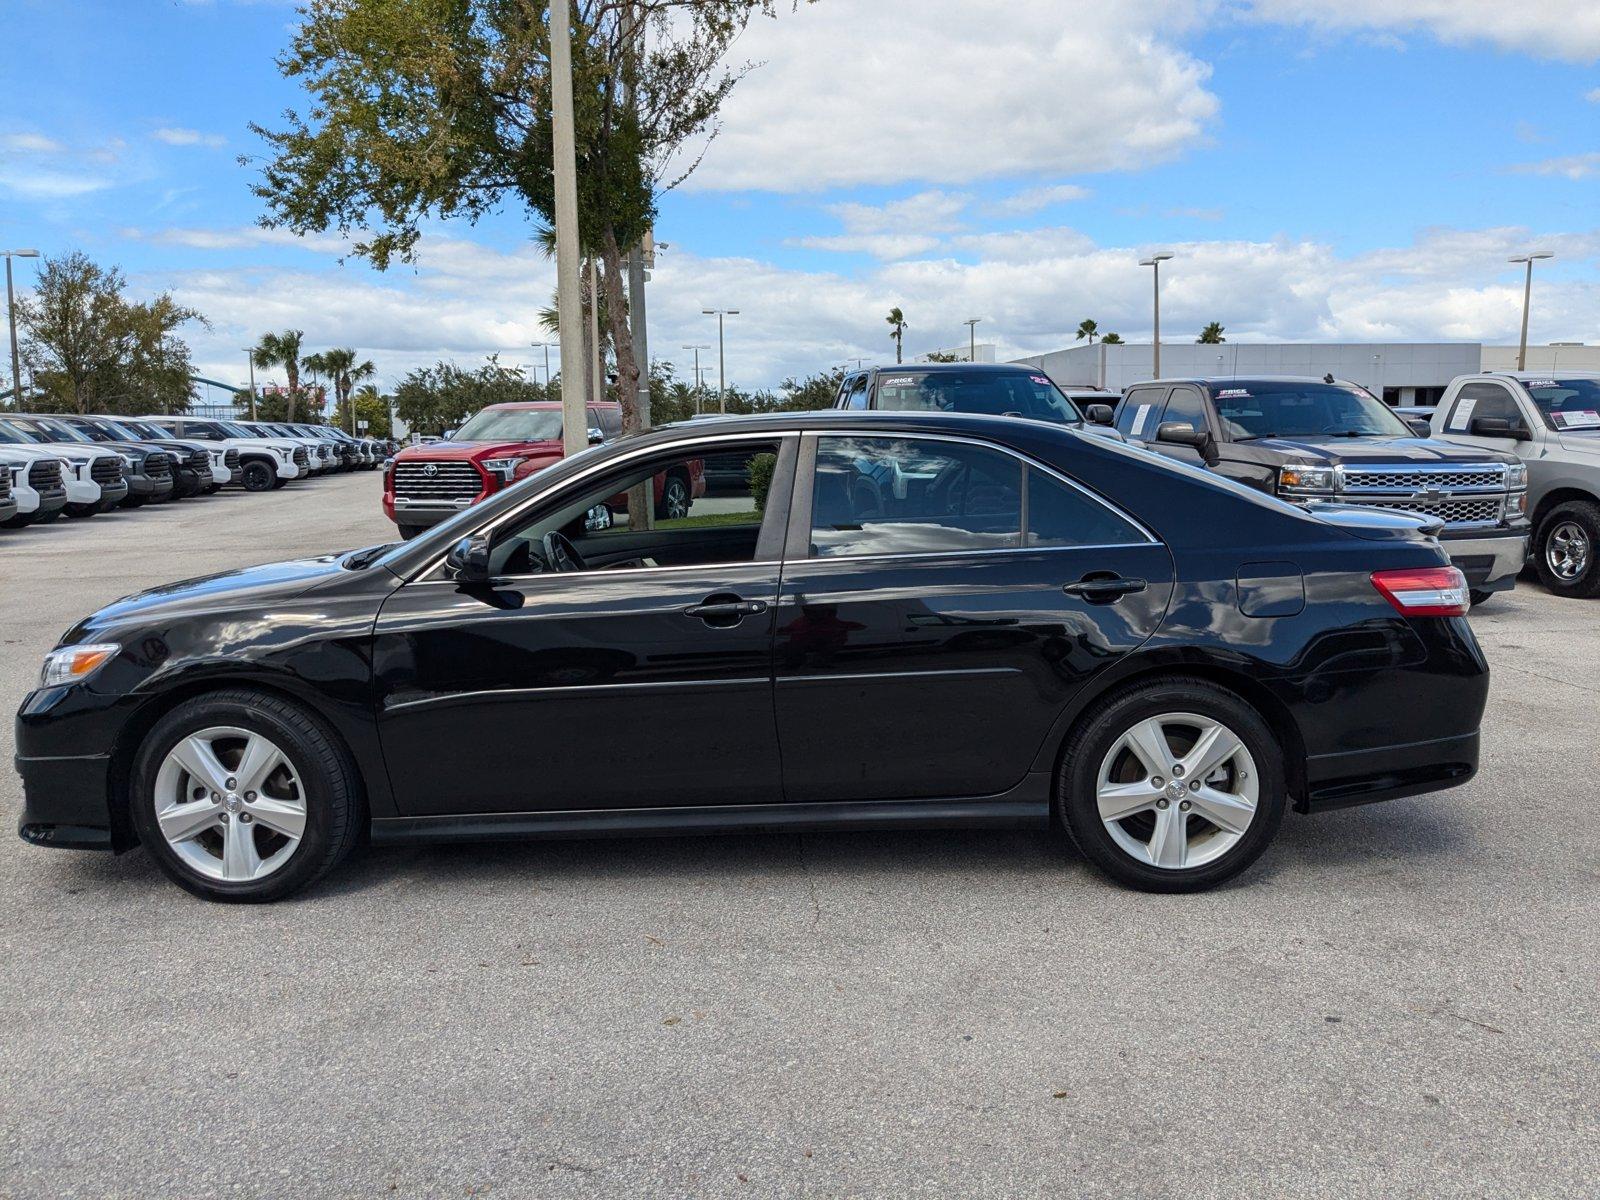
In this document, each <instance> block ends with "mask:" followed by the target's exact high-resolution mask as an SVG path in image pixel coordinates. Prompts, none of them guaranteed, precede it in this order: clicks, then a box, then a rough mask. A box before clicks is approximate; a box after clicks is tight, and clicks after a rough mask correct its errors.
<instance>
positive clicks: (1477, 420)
mask: <svg viewBox="0 0 1600 1200" xmlns="http://www.w3.org/2000/svg"><path fill="white" fill-rule="evenodd" d="M1467 432H1469V433H1470V434H1472V436H1473V437H1486V438H1509V439H1510V440H1511V441H1513V442H1529V441H1532V440H1533V435H1532V434H1531V433H1529V432H1528V429H1527V427H1526V426H1525V425H1523V424H1522V423H1521V422H1518V423H1517V424H1515V425H1513V424H1512V423H1511V422H1510V421H1508V420H1506V419H1505V418H1504V417H1473V418H1472V424H1470V425H1469V426H1467Z"/></svg>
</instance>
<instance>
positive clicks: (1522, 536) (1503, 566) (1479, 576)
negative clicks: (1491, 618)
mask: <svg viewBox="0 0 1600 1200" xmlns="http://www.w3.org/2000/svg"><path fill="white" fill-rule="evenodd" d="M1439 544H1440V545H1441V546H1443V547H1444V550H1445V553H1446V554H1448V555H1449V556H1450V561H1451V562H1452V563H1453V564H1454V565H1455V566H1456V567H1458V568H1460V570H1461V573H1462V574H1463V575H1465V576H1466V577H1467V584H1468V586H1470V587H1471V588H1472V589H1473V590H1474V591H1481V592H1500V591H1507V590H1509V589H1510V588H1511V587H1512V585H1514V584H1515V583H1516V581H1517V573H1518V572H1520V571H1521V570H1522V565H1523V563H1524V562H1525V561H1526V560H1527V557H1528V531H1527V529H1525V528H1524V529H1506V530H1501V531H1498V532H1487V533H1465V534H1461V535H1458V536H1455V537H1452V536H1451V535H1450V534H1449V532H1448V531H1447V532H1445V533H1442V534H1440V535H1439Z"/></svg>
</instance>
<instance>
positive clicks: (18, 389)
mask: <svg viewBox="0 0 1600 1200" xmlns="http://www.w3.org/2000/svg"><path fill="white" fill-rule="evenodd" d="M6 319H7V320H8V321H10V323H11V398H12V399H13V400H14V401H15V402H16V408H17V409H18V410H19V411H20V410H21V408H22V356H21V355H20V354H18V353H17V298H16V296H15V295H13V294H12V291H11V255H9V254H8V255H6Z"/></svg>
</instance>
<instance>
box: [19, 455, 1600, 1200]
mask: <svg viewBox="0 0 1600 1200" xmlns="http://www.w3.org/2000/svg"><path fill="white" fill-rule="evenodd" d="M378 489H379V480H378V477H377V476H376V475H374V474H364V475H363V474H358V475H347V476H342V477H338V478H334V479H328V480H322V481H312V482H310V483H308V484H305V485H302V486H298V487H296V486H291V487H290V488H288V489H285V490H283V491H280V492H275V493H271V494H267V495H244V494H242V493H234V492H225V493H222V494H220V495H218V496H215V497H210V498H206V499H201V500H190V501H185V502H182V503H180V504H175V505H170V506H164V507H162V508H157V509H153V510H144V511H141V512H135V513H127V514H113V515H109V516H102V517H97V518H95V519H93V520H91V521H88V522H85V523H78V522H72V523H66V522H60V523H58V524H56V525H55V526H52V527H49V528H46V529H34V530H24V531H20V532H18V533H3V534H0V667H3V670H0V706H3V707H4V708H5V711H6V714H7V720H6V722H5V724H4V726H3V729H4V732H3V733H0V750H3V754H4V759H5V763H6V766H5V769H4V770H3V771H0V808H3V810H4V811H5V813H6V822H7V824H6V827H5V829H4V830H3V831H0V832H3V836H0V912H3V914H4V916H3V918H0V963H3V966H0V1030H3V1036H0V1072H3V1085H0V1087H3V1091H0V1196H5V1197H21V1196H30V1197H31V1196H52V1197H60V1196H94V1197H101V1196H129V1197H158V1196H186V1197H187V1196H203V1195H218V1194H219V1195H229V1196H234V1195H237V1196H288V1195H301V1196H304V1195H336V1196H367V1195H374V1196H390V1195H399V1196H446V1195H455V1196H460V1195H490V1196H524V1195H539V1196H545V1195H549V1196H561V1195H580V1194H581V1195H618V1196H620V1195H689V1194H700V1195H789V1194H795V1193H802V1192H803V1193H806V1194H814V1195H902V1196H903V1195H938V1196H947V1195H994V1196H1017V1195H1034V1194H1043V1193H1047V1192H1048V1193H1050V1194H1054V1195H1062V1194H1080V1193H1081V1194H1098V1195H1110V1194H1117V1195H1128V1196H1184V1197H1200V1196H1230V1197H1231V1196H1238V1195H1296V1196H1339V1197H1348V1196H1351V1195H1368V1194H1385V1195H1423V1194H1426V1195H1430V1196H1445V1195H1450V1196H1454V1195H1461V1196H1467V1195H1470V1196H1501V1195H1507V1196H1509V1195H1515V1196H1560V1195H1593V1194H1594V1189H1595V1180H1596V1179H1600V1105H1597V1104H1596V1097H1597V1096H1600V1033H1597V1030H1600V1023H1597V1016H1600V1013H1597V1008H1600V1004H1597V996H1600V921H1597V915H1600V903H1597V901H1600V837H1597V835H1596V832H1595V830H1596V824H1595V821H1594V819H1593V816H1592V814H1593V813H1594V811H1595V806H1596V802H1597V800H1600V748H1597V744H1596V732H1597V731H1600V683H1597V675H1596V669H1595V664H1596V662H1597V661H1600V606H1597V605H1596V604H1595V603H1592V602H1591V603H1584V602H1577V601H1559V600H1556V599H1554V598H1552V597H1550V596H1549V595H1547V594H1546V593H1544V592H1543V591H1542V590H1540V589H1539V588H1538V587H1537V585H1534V584H1522V585H1519V587H1518V590H1517V591H1516V593H1515V594H1513V595H1512V596H1510V597H1501V598H1498V599H1496V600H1494V601H1493V602H1491V603H1490V604H1489V605H1488V606H1487V607H1486V608H1485V609H1483V610H1481V611H1480V614H1479V615H1477V616H1475V617H1474V618H1473V624H1474V627H1475V628H1476V630H1477V632H1478V635H1479V637H1480V638H1481V640H1482V641H1483V643H1484V645H1485V647H1486V648H1487V650H1488V653H1489V657H1490V659H1491V661H1492V662H1493V665H1494V670H1495V679H1494V684H1493V689H1492V698H1491V702H1490V709H1489V712H1488V714H1487V716H1486V719H1485V725H1484V735H1485V737H1484V757H1483V769H1482V772H1481V773H1480V775H1479V776H1478V778H1477V779H1476V780H1475V781H1473V782H1472V783H1471V784H1470V785H1468V786H1466V787H1464V788H1461V789H1458V790H1456V791H1453V792H1446V793H1440V794H1437V795H1433V796H1425V797H1420V798H1417V799H1413V800H1402V801H1397V802H1393V803H1389V804H1384V805H1377V806H1373V807H1370V808H1365V809H1355V810H1350V811H1346V812H1342V813H1334V814H1329V815H1325V816H1321V817H1317V818H1302V817H1296V816H1293V815H1292V814H1291V816H1290V817H1289V818H1288V819H1287V820H1286V822H1285V825H1284V830H1283V833H1282V836H1281V837H1280V839H1279V842H1278V844H1277V845H1276V846H1275V847H1274V848H1273V849H1272V850H1270V851H1269V852H1268V854H1267V856H1266V858H1265V859H1264V860H1263V861H1262V862H1261V863H1260V864H1259V865H1258V866H1257V867H1256V868H1254V869H1253V870H1251V871H1250V872H1249V873H1247V874H1246V875H1245V876H1244V877H1243V878H1242V879H1241V880H1240V881H1238V882H1237V883H1236V884H1234V885H1231V886H1229V887H1226V888H1224V889H1222V890H1220V891H1217V892H1214V893H1210V894H1207V895H1201V896H1190V897H1158V896H1147V895H1140V894H1136V893H1132V892H1126V891H1121V890H1118V889H1116V888H1115V887H1113V886H1111V885H1109V884H1107V883H1106V882H1104V881H1103V880H1102V879H1100V878H1099V877H1097V876H1096V875H1094V874H1092V873H1091V872H1090V871H1089V869H1088V868H1087V866H1086V865H1085V864H1084V863H1083V862H1082V861H1081V860H1079V859H1078V858H1076V857H1075V856H1074V855H1073V853H1072V852H1071V851H1070V850H1069V849H1068V848H1067V847H1066V846H1065V844H1064V842H1063V841H1062V840H1060V839H1059V838H1056V837H1052V836H1046V835H1044V834H1038V833H974V832H961V833H914V834H869V833H863V834H832V835H823V834H819V835H806V836H804V837H793V836H783V837H711V838H700V839H673V840H637V841H613V842H603V841H597V842H557V843H546V844H523V845H502V846H493V847H452V848H443V849H404V850H400V849H396V850H382V851H375V850H364V851H358V852H357V854H356V855H355V856H353V858H352V859H351V860H350V861H349V862H347V863H346V864H345V865H344V866H343V867H342V868H341V869H340V870H338V871H337V872H335V873H334V874H333V875H332V876H330V877H329V878H328V879H327V880H325V881H324V882H323V883H322V884H320V885H318V886H317V887H315V888H314V889H312V890H311V891H309V892H308V893H305V894H303V895H302V896H300V897H297V898H295V899H293V900H290V901H288V902H284V903H281V904H278V905H276V906H271V907H260V908H246V907H223V906H217V905H209V904H206V903H203V902H201V901H198V900H195V899H193V898H191V897H189V896H188V895H186V894H185V893H183V892H181V891H179V890H178V889H176V888H175V887H173V886H171V885H170V884H168V883H167V882H166V881H165V880H164V879H163V878H162V877H161V876H160V875H159V874H158V873H157V872H156V870H155V868H154V867H153V866H152V865H151V863H150V862H149V861H148V859H147V858H146V857H145V856H144V855H143V854H142V853H135V854H131V855H127V856H125V857H123V858H120V859H113V858H111V857H110V856H97V855H86V854H76V853H68V852H64V851H59V852H58V851H49V850H42V849H35V848H31V847H28V846H25V845H24V844H23V843H22V842H20V841H18V840H17V839H16V838H15V837H14V836H13V835H12V829H13V827H14V823H15V818H16V814H17V812H18V810H19V809H20V805H21V797H20V789H19V785H18V781H17V779H16V777H15V775H14V774H13V773H12V772H11V771H10V769H9V760H10V756H11V753H12V744H11V742H12V738H11V728H10V723H9V713H10V712H12V711H14V710H15V707H16V705H17V703H18V701H19V700H20V699H21V697H22V695H23V693H24V692H25V691H26V690H27V689H28V688H29V687H31V686H32V683H33V680H34V678H35V676H36V673H37V669H38V664H39V660H40V658H41V656H42V655H43V653H44V652H45V651H46V650H47V649H48V648H49V647H50V646H51V645H53V644H54V642H55V640H56V638H57V637H58V636H59V635H60V634H61V633H62V632H63V631H64V630H65V629H66V628H67V627H68V626H69V625H70V624H71V623H72V622H73V621H74V620H76V619H77V618H78V617H79V616H81V615H83V614H84V613H86V612H87V611H89V610H90V609H92V608H94V607H96V606H98V605H100V604H103V603H105V602H106V601H109V600H112V599H114V598H116V597H118V596H121V595H124V594H126V593H128V592H131V591H135V590H138V589H140V588H144V587H147V586H150V585H154V584H159V583H164V582H168V581H171V580H173V579H177V578H181V577H186V576H192V575H199V574H204V573H207V572H210V571H214V570H218V569H223V568H227V567H231V566H237V565H243V564H246V563H250V562H259V561H266V560H270V559H273V558H280V557H291V556H294V555H297V554H303V553H310V552H320V551H323V550H328V549H339V548H346V547H351V546H357V545H362V544H366V543H370V542H373V541H378V540H383V539H385V538H386V537H387V536H388V535H389V530H390V526H389V525H388V524H387V522H385V521H384V519H383V516H382V513H381V512H380V510H379V508H378ZM1392 716H1393V719H1394V720H1395V721H1397V722H1403V721H1404V719H1405V714H1404V713H1399V712H1397V713H1394V714H1392ZM440 753H441V754H457V755H461V756H463V758H464V757H465V756H466V755H468V754H470V753H471V748H470V747H468V746H462V747H440Z"/></svg>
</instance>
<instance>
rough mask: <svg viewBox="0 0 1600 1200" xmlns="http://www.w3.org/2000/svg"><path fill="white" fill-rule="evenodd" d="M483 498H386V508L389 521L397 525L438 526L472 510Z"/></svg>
mask: <svg viewBox="0 0 1600 1200" xmlns="http://www.w3.org/2000/svg"><path fill="white" fill-rule="evenodd" d="M482 498H483V497H482V496H474V497H472V498H470V499H468V498H465V497H463V498H462V499H460V500H445V501H440V500H411V499H408V498H406V497H405V496H395V497H393V498H392V499H389V498H386V499H385V501H384V508H385V509H387V510H388V513H389V519H390V520H391V521H393V522H394V523H395V524H396V525H437V524H438V523H439V522H440V521H448V520H449V519H450V518H451V517H453V516H455V515H456V514H457V513H458V512H462V511H463V510H465V509H469V508H471V507H472V506H473V505H474V504H476V503H478V501H479V500H481V499H482Z"/></svg>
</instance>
